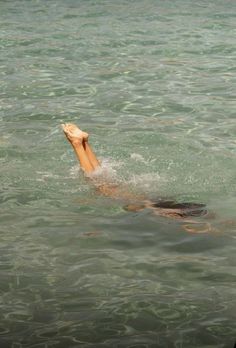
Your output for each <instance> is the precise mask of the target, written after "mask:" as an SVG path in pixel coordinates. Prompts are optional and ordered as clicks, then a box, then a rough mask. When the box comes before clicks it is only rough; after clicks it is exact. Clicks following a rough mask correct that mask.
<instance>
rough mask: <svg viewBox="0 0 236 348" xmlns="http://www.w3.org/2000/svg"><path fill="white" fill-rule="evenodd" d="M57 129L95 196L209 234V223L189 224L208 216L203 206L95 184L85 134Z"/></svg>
mask: <svg viewBox="0 0 236 348" xmlns="http://www.w3.org/2000/svg"><path fill="white" fill-rule="evenodd" d="M61 126H62V129H63V131H64V133H65V135H66V138H67V140H68V141H69V142H70V144H71V145H72V147H73V149H74V151H75V154H76V156H77V157H78V159H79V162H80V166H81V168H82V170H83V172H84V173H85V175H86V176H88V177H89V178H91V180H92V181H93V183H94V185H95V188H96V189H97V191H98V192H99V193H101V194H102V195H104V196H108V197H112V198H116V199H124V200H125V201H126V202H128V204H127V205H126V206H125V210H127V211H133V212H138V211H141V210H143V209H150V210H152V212H153V213H154V214H155V215H158V216H163V217H168V218H174V219H178V220H181V221H183V222H186V223H188V224H186V225H183V227H184V229H185V230H186V231H188V232H190V233H205V232H210V230H211V225H210V224H209V223H203V222H197V221H194V220H192V218H193V217H201V216H204V215H207V214H208V212H207V210H206V207H205V204H199V203H176V202H175V201H172V200H168V201H165V200H157V201H151V200H149V199H148V198H147V197H145V196H144V195H141V194H140V195H135V194H132V193H129V192H127V191H126V190H124V189H123V188H121V187H120V186H119V185H117V184H112V183H104V182H101V181H99V180H96V176H93V173H95V172H96V171H97V170H98V169H99V168H100V167H101V164H100V162H99V160H98V159H97V157H96V155H95V154H94V152H93V150H92V148H91V146H90V144H89V142H88V139H89V135H88V133H86V132H84V131H82V130H81V129H79V128H78V127H77V126H76V125H74V124H72V123H66V124H62V125H61ZM189 224H191V225H189ZM192 224H199V225H200V226H202V227H200V228H195V226H192Z"/></svg>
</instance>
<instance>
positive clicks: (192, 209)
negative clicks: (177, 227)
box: [152, 201, 207, 217]
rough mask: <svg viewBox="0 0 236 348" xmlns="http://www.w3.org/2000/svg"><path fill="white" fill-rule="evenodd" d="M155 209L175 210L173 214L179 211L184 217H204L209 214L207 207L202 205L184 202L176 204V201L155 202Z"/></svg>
mask: <svg viewBox="0 0 236 348" xmlns="http://www.w3.org/2000/svg"><path fill="white" fill-rule="evenodd" d="M152 206H153V207H154V208H161V209H173V212H174V211H176V210H178V214H179V215H180V216H182V217H188V216H195V217H198V216H204V215H206V214H207V209H206V205H205V204H202V203H193V202H183V203H176V202H175V201H156V202H153V204H152Z"/></svg>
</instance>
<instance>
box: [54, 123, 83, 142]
mask: <svg viewBox="0 0 236 348" xmlns="http://www.w3.org/2000/svg"><path fill="white" fill-rule="evenodd" d="M61 127H62V129H63V131H64V133H65V135H66V137H67V139H68V140H69V141H70V142H71V143H72V144H78V143H79V144H82V143H83V142H84V141H88V136H89V135H88V133H86V132H83V131H82V130H81V129H79V127H77V126H76V125H75V124H73V123H65V124H62V125H61Z"/></svg>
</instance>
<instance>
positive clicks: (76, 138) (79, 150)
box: [62, 123, 94, 173]
mask: <svg viewBox="0 0 236 348" xmlns="http://www.w3.org/2000/svg"><path fill="white" fill-rule="evenodd" d="M62 129H63V131H64V133H65V135H66V137H67V139H68V141H69V142H70V143H71V145H72V147H73V149H74V151H75V153H76V155H77V157H78V159H79V161H80V165H81V168H82V169H83V171H84V172H85V173H91V172H93V171H94V167H93V165H92V163H91V162H90V160H89V158H88V156H87V154H86V151H85V148H84V135H83V132H82V131H81V130H80V129H79V128H78V127H77V126H75V125H73V124H71V123H67V124H62Z"/></svg>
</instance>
